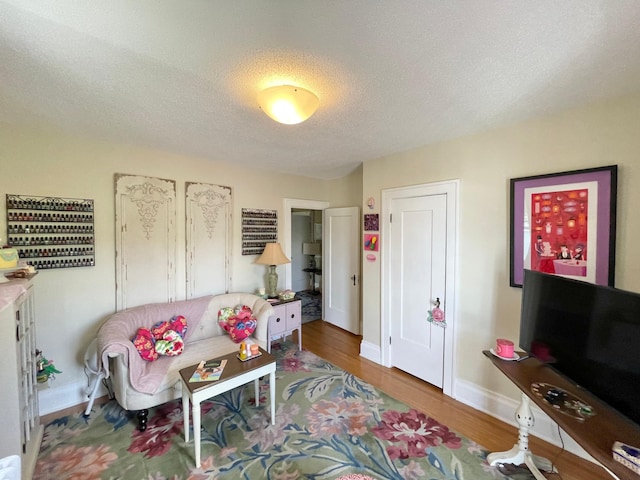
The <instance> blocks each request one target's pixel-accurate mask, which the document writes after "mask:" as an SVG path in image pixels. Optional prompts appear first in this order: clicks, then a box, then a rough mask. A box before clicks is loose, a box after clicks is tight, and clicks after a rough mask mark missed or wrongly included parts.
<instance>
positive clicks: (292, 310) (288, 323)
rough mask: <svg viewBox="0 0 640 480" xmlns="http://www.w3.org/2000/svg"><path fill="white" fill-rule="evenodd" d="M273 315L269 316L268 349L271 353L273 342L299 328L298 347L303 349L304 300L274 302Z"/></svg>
mask: <svg viewBox="0 0 640 480" xmlns="http://www.w3.org/2000/svg"><path fill="white" fill-rule="evenodd" d="M271 306H272V307H273V316H271V317H269V332H268V341H267V351H268V352H269V353H271V342H272V341H273V340H276V339H278V338H284V337H286V336H288V335H291V334H292V333H293V331H294V330H298V349H299V350H302V329H301V325H302V301H300V300H299V299H296V298H294V299H293V300H287V301H284V302H278V303H272V304H271Z"/></svg>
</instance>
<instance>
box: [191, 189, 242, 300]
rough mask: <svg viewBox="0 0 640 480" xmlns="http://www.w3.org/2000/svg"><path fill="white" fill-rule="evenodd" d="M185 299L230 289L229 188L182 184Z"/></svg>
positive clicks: (230, 229) (230, 210)
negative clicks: (185, 270) (184, 199)
mask: <svg viewBox="0 0 640 480" xmlns="http://www.w3.org/2000/svg"><path fill="white" fill-rule="evenodd" d="M185 196H186V202H185V205H186V206H185V211H186V217H187V219H186V220H187V223H186V229H187V230H186V239H187V245H186V255H187V257H186V267H187V298H194V297H201V296H204V295H211V294H219V293H225V292H229V290H230V288H231V248H232V247H231V246H232V243H231V236H232V232H233V224H232V198H231V188H230V187H223V186H220V185H209V184H206V183H187V184H186V187H185Z"/></svg>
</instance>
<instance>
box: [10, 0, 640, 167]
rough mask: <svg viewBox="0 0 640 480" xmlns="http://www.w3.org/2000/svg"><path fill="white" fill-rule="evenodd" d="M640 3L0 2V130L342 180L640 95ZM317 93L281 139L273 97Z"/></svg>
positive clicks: (373, 0) (431, 0)
mask: <svg viewBox="0 0 640 480" xmlns="http://www.w3.org/2000/svg"><path fill="white" fill-rule="evenodd" d="M639 26H640V1H638V0H615V1H613V0H579V1H576V0H565V1H562V2H558V1H556V0H553V1H552V0H539V1H531V0H502V1H489V0H477V1H471V0H467V1H461V0H457V1H456V0H447V1H441V0H416V1H402V0H398V1H391V0H380V1H378V0H344V1H338V0H334V1H330V0H325V1H317V0H271V1H267V0H242V1H239V0H225V1H221V0H188V1H178V0H171V1H170V0H120V1H118V0H111V1H104V2H86V1H81V0H56V1H55V2H46V1H25V0H0V121H4V122H9V123H14V124H20V125H27V126H32V127H35V128H47V129H51V128H55V129H58V130H62V131H65V132H69V133H71V134H73V135H79V136H83V137H89V138H97V139H103V140H106V141H109V142H125V143H128V144H133V145H140V146H145V147H151V148H156V149H161V150H166V151H170V152H176V153H181V154H187V155H196V156H202V157H206V158H209V159H211V160H214V161H221V162H232V163H234V164H238V165H245V166H252V167H257V168H268V169H275V170H278V171H282V172H290V173H295V174H300V175H306V176H312V177H318V178H336V177H340V176H343V175H345V174H347V173H349V172H351V171H352V170H353V169H354V168H356V167H357V166H358V165H359V164H361V163H362V162H365V161H367V160H369V159H373V158H378V157H381V156H385V155H389V154H393V153H396V152H400V151H404V150H408V149H411V148H415V147H418V146H421V145H426V144H429V143H432V142H436V141H440V140H444V139H450V138H454V137H457V136H461V135H466V134H471V133H475V132H479V131H482V130H486V129H490V128H495V127H498V126H501V125H505V124H508V123H512V122H516V121H522V120H526V119H530V118H534V117H539V116H542V115H547V114H552V113H555V112H558V111H561V110H564V109H567V108H572V107H576V106H580V105H583V104H586V103H590V102H594V101H599V100H602V99H605V98H607V97H612V96H618V95H624V94H628V93H632V92H636V91H640V28H639ZM277 83H292V84H296V85H300V86H303V87H305V88H308V89H310V90H312V91H314V92H315V93H316V94H317V95H318V97H319V98H320V108H319V109H318V111H317V112H316V114H315V115H314V116H313V117H311V119H309V120H308V121H306V122H304V123H302V124H299V125H280V124H277V123H275V122H274V121H272V120H271V119H269V118H268V117H267V116H266V115H264V114H263V113H262V112H261V111H260V110H259V109H258V106H257V104H256V100H255V98H256V95H257V93H258V92H259V91H260V90H261V89H262V88H265V87H266V86H270V85H273V84H277Z"/></svg>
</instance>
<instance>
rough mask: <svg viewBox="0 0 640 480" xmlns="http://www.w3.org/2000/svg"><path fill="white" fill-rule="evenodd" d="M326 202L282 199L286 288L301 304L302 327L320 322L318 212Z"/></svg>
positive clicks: (320, 285) (320, 238)
mask: <svg viewBox="0 0 640 480" xmlns="http://www.w3.org/2000/svg"><path fill="white" fill-rule="evenodd" d="M328 207H329V204H328V202H320V201H312V200H296V199H285V205H284V214H283V220H284V238H283V242H282V243H283V244H284V245H283V246H284V249H285V253H286V254H287V256H288V257H289V258H290V259H291V263H290V264H287V265H286V266H285V272H286V281H285V282H286V288H288V289H291V290H293V291H295V292H296V293H297V294H298V296H299V297H300V298H301V300H302V323H306V322H311V321H313V320H318V319H322V290H323V286H322V285H323V282H322V263H323V261H322V211H323V210H324V209H325V208H328Z"/></svg>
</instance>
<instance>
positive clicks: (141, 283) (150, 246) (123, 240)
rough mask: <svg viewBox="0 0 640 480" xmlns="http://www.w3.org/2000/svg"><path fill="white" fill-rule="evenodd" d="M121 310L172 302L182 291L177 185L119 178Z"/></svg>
mask: <svg viewBox="0 0 640 480" xmlns="http://www.w3.org/2000/svg"><path fill="white" fill-rule="evenodd" d="M115 203H116V205H115V206H116V218H115V221H116V308H117V310H123V309H125V308H129V307H133V306H136V305H142V304H145V303H153V302H171V301H174V300H175V292H176V205H175V203H176V185H175V182H174V181H172V180H163V179H160V178H153V177H144V176H138V175H124V174H116V175H115Z"/></svg>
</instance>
